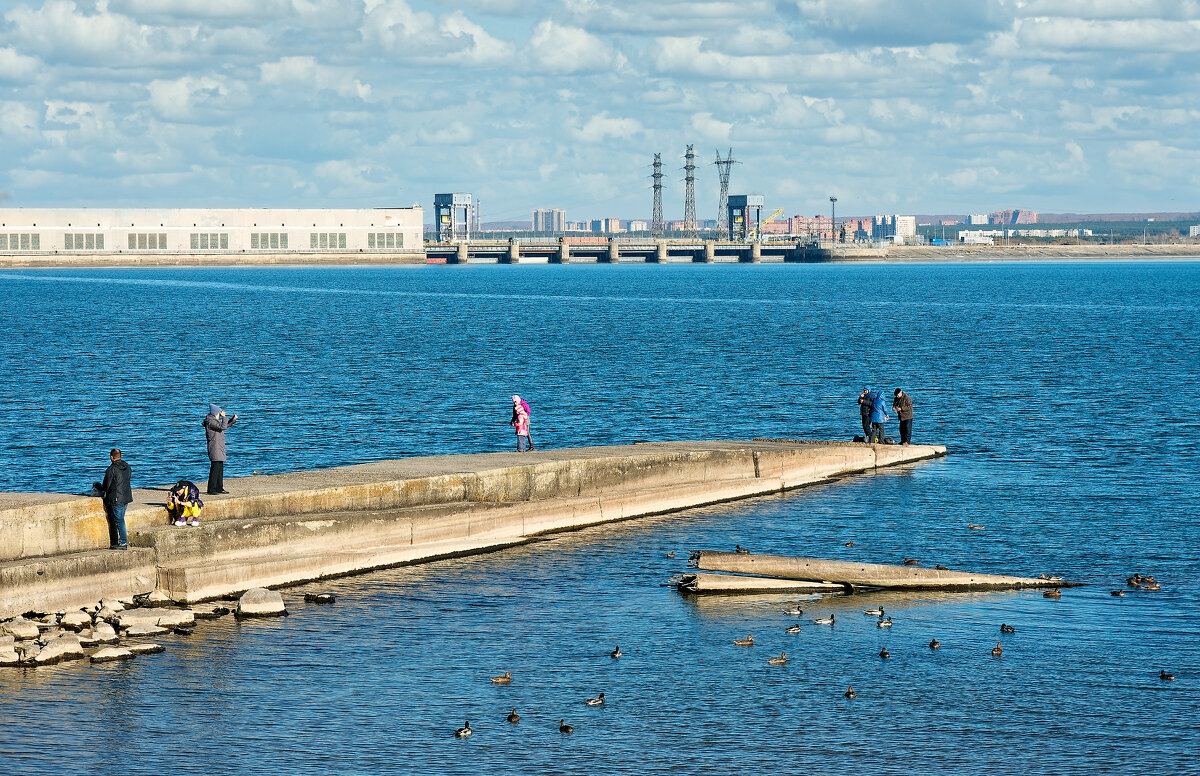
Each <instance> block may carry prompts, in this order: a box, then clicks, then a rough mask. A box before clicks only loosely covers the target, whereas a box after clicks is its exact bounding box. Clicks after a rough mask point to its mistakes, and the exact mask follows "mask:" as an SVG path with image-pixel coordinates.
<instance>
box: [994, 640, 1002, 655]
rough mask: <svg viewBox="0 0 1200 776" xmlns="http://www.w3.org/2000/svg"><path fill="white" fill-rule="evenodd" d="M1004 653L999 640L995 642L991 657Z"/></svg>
mask: <svg viewBox="0 0 1200 776" xmlns="http://www.w3.org/2000/svg"><path fill="white" fill-rule="evenodd" d="M1003 654H1004V648H1003V647H1001V646H1000V642H999V641H997V642H996V646H994V647H992V657H1000V656H1001V655H1003Z"/></svg>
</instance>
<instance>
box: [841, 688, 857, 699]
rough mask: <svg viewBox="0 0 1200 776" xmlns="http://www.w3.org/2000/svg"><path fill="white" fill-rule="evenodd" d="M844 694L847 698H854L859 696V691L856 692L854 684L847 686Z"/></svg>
mask: <svg viewBox="0 0 1200 776" xmlns="http://www.w3.org/2000/svg"><path fill="white" fill-rule="evenodd" d="M842 694H843V695H844V696H845V697H847V698H854V697H857V696H858V693H856V692H855V691H854V687H853V686H851V687H847V688H846V692H844V693H842Z"/></svg>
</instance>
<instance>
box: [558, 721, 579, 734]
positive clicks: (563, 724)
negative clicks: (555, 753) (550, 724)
mask: <svg viewBox="0 0 1200 776" xmlns="http://www.w3.org/2000/svg"><path fill="white" fill-rule="evenodd" d="M558 732H559V733H574V732H575V728H573V727H571V726H570V725H568V724H567V721H566V720H565V719H560V720H559V721H558Z"/></svg>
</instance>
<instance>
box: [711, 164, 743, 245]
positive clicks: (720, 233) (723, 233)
mask: <svg viewBox="0 0 1200 776" xmlns="http://www.w3.org/2000/svg"><path fill="white" fill-rule="evenodd" d="M713 164H715V165H716V166H717V174H718V175H719V176H720V178H721V204H720V206H719V207H720V209H719V210H718V211H717V239H718V240H720V239H726V240H728V239H729V223H728V221H729V171H730V169H731V168H732V167H733V165H735V164H738V161H737V160H736V159H734V158H733V149H732V148H730V149H729V155H728V156H726V157H725V158H724V159H722V158H721V151H720V149H718V150H717V161H715V162H713Z"/></svg>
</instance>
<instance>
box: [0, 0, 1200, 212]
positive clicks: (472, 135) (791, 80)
mask: <svg viewBox="0 0 1200 776" xmlns="http://www.w3.org/2000/svg"><path fill="white" fill-rule="evenodd" d="M746 19H750V20H751V21H749V22H747V21H746ZM1198 33H1200V6H1192V5H1188V6H1180V7H1175V6H1173V5H1171V6H1167V5H1159V4H1156V3H1153V2H1141V3H1125V4H1121V7H1119V8H1118V7H1115V6H1113V7H1110V6H1108V5H1104V4H1101V5H1097V4H1095V3H1083V2H1070V1H1069V0H1062V1H1057V0H1032V1H1031V2H1017V0H988V1H987V2H984V3H979V4H969V5H965V6H964V5H961V4H958V3H955V2H952V0H919V1H918V2H913V3H909V4H905V6H904V7H899V4H892V5H887V6H885V5H881V4H879V3H878V2H876V1H875V0H844V1H843V2H841V3H839V4H838V6H837V7H836V9H835V8H834V7H833V6H832V5H831V4H830V3H828V2H827V1H826V0H796V1H795V2H767V1H766V0H748V2H747V3H745V4H743V5H740V6H736V7H735V6H733V5H731V4H727V3H719V2H689V1H685V0H664V2H661V3H658V4H654V5H652V6H641V5H639V6H634V5H632V4H630V3H623V2H605V0H587V1H586V2H585V1H584V0H534V2H529V3H524V2H517V0H462V1H461V2H457V3H433V2H428V1H427V0H412V2H407V1H406V0H308V1H306V2H298V1H297V0H269V1H268V2H250V1H249V0H224V1H223V2H220V3H208V2H202V0H174V1H173V2H167V1H166V0H23V1H22V2H16V3H14V4H13V5H12V6H11V8H10V9H9V10H7V11H5V12H4V13H3V16H2V17H0V94H2V95H3V96H2V97H0V108H2V110H0V148H3V150H4V151H5V153H6V156H7V158H9V159H10V162H9V165H8V166H7V168H6V169H5V170H4V171H3V172H0V207H53V206H62V207H147V208H150V207H164V205H163V203H164V202H168V203H170V204H169V205H166V206H168V207H214V208H215V207H281V208H293V207H294V208H302V207H315V208H355V207H373V206H381V205H380V204H379V203H393V204H391V205H388V206H408V205H410V204H414V203H415V204H418V205H421V206H422V207H423V208H424V209H425V210H426V211H430V210H431V209H432V208H431V204H432V200H433V195H434V194H437V193H443V192H452V191H464V192H471V193H472V194H473V195H474V197H475V199H476V201H479V202H480V205H481V207H480V215H479V218H480V220H481V221H483V222H502V221H513V220H518V219H521V220H523V219H525V218H528V216H529V214H530V212H531V211H532V210H533V209H536V208H561V209H563V210H565V211H567V213H568V218H570V217H571V215H570V214H571V213H572V212H574V213H576V216H575V217H574V219H575V220H579V219H581V218H585V217H586V218H588V219H593V218H601V217H605V214H606V213H612V212H624V213H642V212H645V213H647V214H648V213H650V211H651V204H650V203H651V189H650V184H651V181H650V177H649V176H650V172H651V170H650V163H651V160H652V157H653V154H654V153H662V154H663V157H664V168H665V172H666V189H665V191H664V198H663V200H664V201H663V211H664V217H665V218H666V219H667V220H677V219H679V218H682V214H683V211H684V203H683V188H684V186H683V182H682V178H683V174H684V173H683V170H682V169H681V168H682V166H683V158H682V157H683V153H684V149H685V146H686V145H687V144H694V145H695V146H696V149H697V164H698V170H697V185H696V190H697V197H696V213H697V217H698V218H699V219H700V220H706V219H712V218H716V217H717V215H718V214H717V213H716V210H717V201H718V191H717V179H716V170H715V168H714V166H713V164H712V163H711V162H712V160H713V154H714V151H716V150H719V151H720V153H722V154H724V153H726V151H727V150H728V149H730V148H732V151H733V155H734V158H735V159H737V160H738V161H739V162H740V164H737V165H735V166H734V168H733V172H732V176H731V183H730V192H731V193H757V194H763V195H764V196H765V197H766V202H767V205H768V208H769V209H770V210H773V209H775V208H776V207H783V208H784V210H785V212H786V213H787V214H789V215H791V214H805V215H810V216H811V215H817V214H827V213H828V212H829V207H828V197H829V196H836V197H837V198H838V209H839V219H840V217H843V216H842V215H841V212H840V211H842V209H843V208H845V212H846V214H847V215H846V216H844V217H847V218H850V217H866V216H862V215H858V216H855V215H850V214H851V213H858V214H862V213H865V214H879V213H908V214H914V213H915V214H917V215H920V216H925V215H929V216H938V215H940V214H949V215H961V214H972V213H988V212H991V211H995V210H999V209H1005V208H1010V207H1012V208H1016V207H1019V208H1022V209H1028V210H1034V211H1039V212H1046V213H1055V214H1064V213H1074V212H1077V214H1078V215H1096V214H1110V213H1117V214H1123V213H1128V214H1134V215H1136V214H1143V213H1144V214H1149V215H1155V214H1159V213H1180V214H1185V215H1186V214H1191V213H1194V212H1197V211H1200V198H1198V197H1197V195H1196V190H1197V188H1198V186H1200V140H1198V138H1200V131H1198V130H1200V111H1198V110H1197V109H1196V108H1194V107H1193V105H1192V99H1191V94H1192V93H1193V92H1194V83H1193V82H1194V77H1193V76H1191V75H1190V74H1192V73H1194V72H1195V71H1196V65H1197V64H1200V34H1198ZM493 203H496V204H493ZM768 212H769V211H768ZM584 214H586V215H584ZM647 217H648V216H642V215H634V216H630V217H629V218H632V219H642V218H647ZM622 218H625V217H624V216H622ZM626 220H628V219H626Z"/></svg>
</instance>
